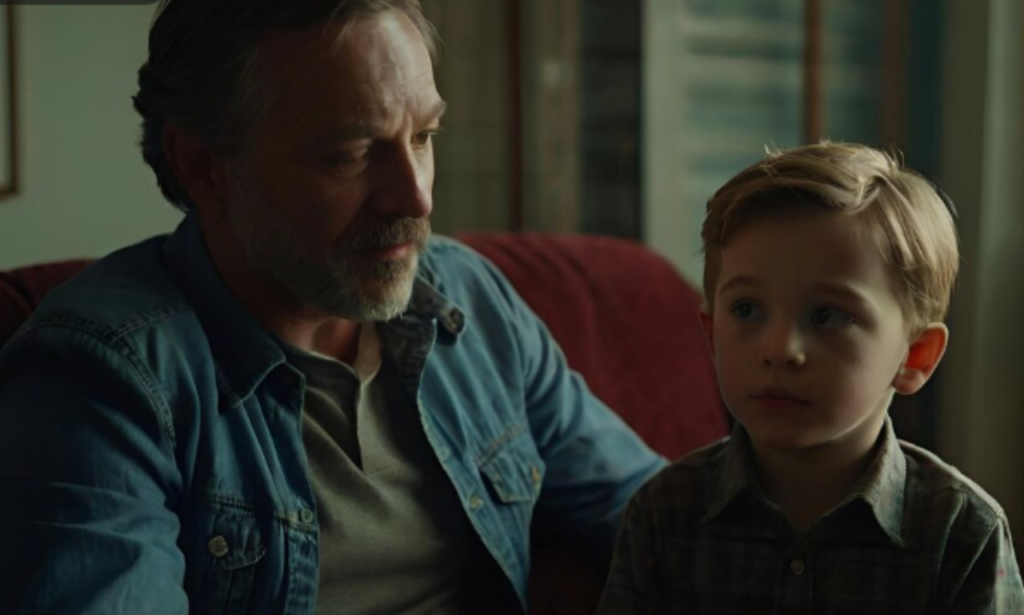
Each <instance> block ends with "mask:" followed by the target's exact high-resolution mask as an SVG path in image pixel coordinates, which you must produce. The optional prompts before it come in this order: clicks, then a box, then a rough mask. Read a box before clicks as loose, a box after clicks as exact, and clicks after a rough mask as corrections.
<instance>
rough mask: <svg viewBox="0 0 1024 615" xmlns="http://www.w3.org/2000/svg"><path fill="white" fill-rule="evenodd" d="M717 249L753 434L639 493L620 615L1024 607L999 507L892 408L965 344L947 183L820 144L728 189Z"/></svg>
mask: <svg viewBox="0 0 1024 615" xmlns="http://www.w3.org/2000/svg"><path fill="white" fill-rule="evenodd" d="M702 235H703V238H704V249H705V272H704V290H705V293H706V297H707V303H706V311H705V312H704V313H702V314H701V321H702V323H703V326H704V330H705V332H706V334H707V338H708V342H709V344H710V347H711V350H712V353H713V355H714V362H715V367H716V370H717V372H718V380H719V386H720V389H721V392H722V397H723V399H724V400H725V403H726V405H727V406H728V408H729V411H730V412H731V413H732V415H733V416H734V417H735V418H736V429H735V431H734V433H733V435H732V437H731V438H727V439H725V440H723V441H721V442H718V443H716V444H713V445H711V446H709V447H707V448H704V449H702V450H699V451H696V452H694V453H692V454H691V455H689V456H687V457H685V458H683V459H682V460H680V461H677V462H676V463H675V464H673V465H672V466H670V467H669V468H667V469H665V470H664V471H662V473H661V474H659V475H657V476H656V477H655V478H654V479H652V480H651V481H650V482H648V483H647V484H646V485H645V486H644V487H643V488H642V489H641V490H640V491H639V492H638V493H637V494H636V495H635V496H634V498H633V501H632V502H631V503H630V506H629V508H628V510H627V511H626V513H625V517H624V518H623V522H622V528H621V530H620V533H619V541H618V545H617V548H616V553H615V561H614V564H613V566H612V571H611V574H610V576H609V581H608V586H607V587H606V589H605V592H604V596H603V598H602V602H601V608H600V613H602V614H608V615H619V614H630V613H635V614H640V613H643V614H661V613H666V614H667V613H688V614H694V615H703V614H710V613H715V614H725V613H735V614H761V613H801V614H804V613H807V614H810V613H814V614H840V613H843V614H851V615H853V614H856V615H883V614H890V613H891V614H893V615H895V614H899V615H914V614H922V615H924V614H928V615H935V614H940V613H941V614H946V613H957V614H964V615H968V614H969V615H978V614H981V613H999V614H1003V613H1005V614H1008V615H1009V614H1015V615H1019V614H1024V587H1022V585H1021V578H1020V573H1019V571H1018V567H1017V563H1016V560H1015V557H1014V552H1013V546H1012V543H1011V540H1010V531H1009V527H1008V526H1007V521H1006V517H1005V515H1004V513H1003V510H1002V509H1001V508H1000V506H999V504H997V503H996V502H995V500H993V499H992V498H991V497H990V496H989V495H988V494H986V493H985V492H984V491H983V490H982V489H981V488H980V487H979V486H978V485H976V484H974V483H973V482H971V481H970V480H969V479H968V478H966V477H965V476H963V475H962V474H961V473H960V472H958V471H957V470H956V469H955V468H953V467H951V466H949V465H947V464H945V463H943V462H942V461H941V460H939V459H938V458H937V457H935V456H934V455H933V454H931V453H929V452H927V451H925V450H923V449H921V448H918V447H916V446H914V445H911V444H908V443H905V442H901V441H899V440H897V439H896V436H895V435H894V433H893V429H892V425H891V423H890V421H889V419H888V416H887V410H888V407H889V403H890V401H891V400H892V397H893V394H894V393H900V394H902V395H910V394H912V393H915V392H917V391H918V390H920V389H921V387H922V386H924V384H925V383H926V382H927V381H928V379H929V377H931V375H932V373H933V372H934V370H935V368H936V366H937V365H938V364H939V360H940V359H941V358H942V355H943V352H944V351H945V349H946V342H947V338H948V335H949V334H948V331H947V329H946V327H945V325H943V324H942V320H943V318H944V317H945V314H946V309H947V306H948V304H949V299H950V294H951V292H952V289H953V283H954V280H955V278H956V272H957V265H958V260H959V255H958V249H957V238H956V231H955V228H954V222H953V217H952V212H951V211H950V209H949V208H948V207H947V206H946V205H945V203H944V202H943V200H942V199H941V198H940V197H939V195H938V194H937V193H936V191H935V190H934V189H933V188H932V187H931V185H930V184H929V183H928V182H927V181H925V180H924V179H922V178H921V177H920V176H918V175H917V174H915V173H914V172H912V171H910V170H907V169H904V168H902V167H901V165H900V164H899V163H898V162H896V161H895V160H893V159H892V158H890V157H889V156H887V155H885V154H883V153H881V152H879V151H876V150H873V149H871V148H868V147H865V146H859V145H847V144H829V143H824V144H820V145H812V146H807V147H801V148H797V149H793V150H788V151H784V152H781V153H776V154H770V155H769V156H768V157H767V159H766V160H764V161H762V162H760V163H758V164H755V165H753V166H751V167H749V168H748V169H746V170H744V171H743V172H741V173H740V174H739V175H738V176H736V177H735V178H734V179H732V180H731V181H730V182H729V183H727V184H726V185H725V186H724V187H722V188H721V189H720V190H719V191H718V192H717V193H716V194H715V195H714V196H713V197H712V198H711V200H710V201H709V202H708V210H707V217H706V220H705V223H704V228H703V232H702ZM684 403H685V400H684Z"/></svg>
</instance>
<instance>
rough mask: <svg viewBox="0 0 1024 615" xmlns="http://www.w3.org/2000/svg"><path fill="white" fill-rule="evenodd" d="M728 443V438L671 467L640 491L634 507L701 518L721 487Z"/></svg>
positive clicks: (666, 468)
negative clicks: (696, 515) (636, 504)
mask: <svg viewBox="0 0 1024 615" xmlns="http://www.w3.org/2000/svg"><path fill="white" fill-rule="evenodd" d="M731 441H732V437H731V436H727V437H725V438H722V439H721V440H718V441H716V442H712V443H711V444H708V445H706V446H704V447H701V448H698V449H696V450H694V451H692V452H690V453H688V454H686V455H685V456H683V457H680V458H679V459H677V460H676V461H674V462H672V463H670V464H669V465H668V466H666V467H665V468H663V469H662V470H661V471H660V472H658V473H657V474H655V475H654V476H653V477H651V479H650V480H648V481H647V482H646V483H645V484H644V485H643V486H642V487H641V488H640V489H639V491H638V492H637V495H636V500H637V503H638V504H639V505H640V506H642V507H644V508H648V509H658V510H662V511H665V512H668V511H671V512H672V514H680V513H681V512H683V511H690V512H692V513H696V514H703V512H704V511H706V508H707V506H708V505H709V502H710V500H711V499H712V498H713V497H714V495H715V494H716V493H717V488H718V487H720V486H721V483H722V480H721V479H722V478H723V473H724V472H725V466H726V460H727V458H728V457H727V452H728V450H729V447H730V442H731Z"/></svg>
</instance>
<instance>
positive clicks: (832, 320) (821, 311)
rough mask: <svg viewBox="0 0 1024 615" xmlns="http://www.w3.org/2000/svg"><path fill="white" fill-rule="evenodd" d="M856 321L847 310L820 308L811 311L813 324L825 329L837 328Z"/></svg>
mask: <svg viewBox="0 0 1024 615" xmlns="http://www.w3.org/2000/svg"><path fill="white" fill-rule="evenodd" d="M854 322H856V321H855V320H854V319H853V317H851V316H850V315H849V314H846V313H845V312H842V311H840V310H836V309H833V308H818V309H816V310H814V311H813V312H811V324H812V325H814V326H815V327H822V328H825V329H836V328H839V327H845V326H847V325H852V324H853V323H854Z"/></svg>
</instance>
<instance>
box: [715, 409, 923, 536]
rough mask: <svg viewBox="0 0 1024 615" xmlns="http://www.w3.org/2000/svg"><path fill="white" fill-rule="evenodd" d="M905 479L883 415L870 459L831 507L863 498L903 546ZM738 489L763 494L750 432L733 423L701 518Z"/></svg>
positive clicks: (720, 506)
mask: <svg viewBox="0 0 1024 615" xmlns="http://www.w3.org/2000/svg"><path fill="white" fill-rule="evenodd" d="M906 482H907V460H906V457H905V456H904V455H903V451H902V450H901V449H900V445H899V440H897V438H896V432H895V431H894V430H893V427H892V420H891V419H890V418H889V417H888V416H886V417H885V424H884V425H883V426H882V433H881V434H880V436H879V442H878V443H877V445H876V447H875V452H874V456H873V457H872V459H871V462H870V463H869V464H868V467H867V469H866V470H865V471H864V473H863V474H862V475H861V477H860V478H859V479H857V482H855V483H854V485H853V487H851V489H850V492H849V493H848V494H847V495H846V497H845V498H844V499H843V501H842V502H840V503H839V504H838V505H837V506H836V507H835V509H834V510H840V509H842V508H844V507H846V506H847V505H849V504H851V503H852V502H855V501H860V502H863V503H864V504H866V505H867V506H868V507H869V509H870V510H871V514H872V515H873V516H874V518H875V520H876V521H877V522H878V526H879V527H880V528H881V529H882V531H883V532H884V533H885V535H886V536H887V537H888V538H889V540H890V541H891V542H892V543H893V544H894V545H896V546H898V547H903V546H905V540H904V536H903V505H904V492H905V487H906ZM742 493H753V494H755V495H756V496H758V497H762V498H763V497H764V488H763V486H762V484H761V480H760V478H759V477H758V476H757V470H756V464H755V462H754V458H753V452H752V449H751V445H750V436H749V435H748V434H747V432H746V430H745V429H743V427H741V426H740V425H739V423H737V424H736V427H735V429H734V430H733V434H732V438H731V440H730V442H729V445H728V447H727V448H726V453H725V463H724V464H723V466H722V475H721V479H720V480H719V482H718V486H717V487H716V488H715V492H714V495H713V497H712V499H711V505H710V506H709V508H708V512H707V514H705V515H704V521H705V522H710V521H713V520H714V519H715V518H717V517H718V516H719V515H721V514H722V512H724V511H725V509H726V508H728V507H729V506H730V505H731V504H732V503H733V502H734V501H735V500H736V499H737V498H738V497H739V496H740V494H742Z"/></svg>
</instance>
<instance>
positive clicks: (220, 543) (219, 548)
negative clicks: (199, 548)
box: [206, 536, 229, 557]
mask: <svg viewBox="0 0 1024 615" xmlns="http://www.w3.org/2000/svg"><path fill="white" fill-rule="evenodd" d="M206 548H207V549H209V550H210V555H212V556H214V557H224V556H225V555H227V554H228V551H229V549H228V541H227V539H225V538H224V537H223V536H214V537H213V538H211V539H210V542H208V543H206Z"/></svg>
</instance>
